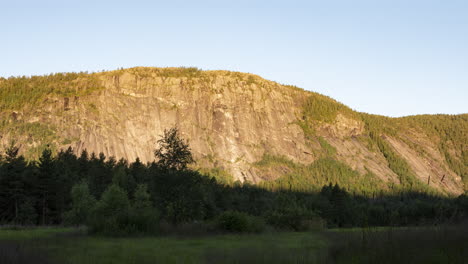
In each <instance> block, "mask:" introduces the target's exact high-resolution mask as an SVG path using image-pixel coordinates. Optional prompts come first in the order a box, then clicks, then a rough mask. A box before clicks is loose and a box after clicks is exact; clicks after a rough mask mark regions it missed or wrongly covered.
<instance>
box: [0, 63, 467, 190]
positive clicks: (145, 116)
mask: <svg viewBox="0 0 468 264" xmlns="http://www.w3.org/2000/svg"><path fill="white" fill-rule="evenodd" d="M96 75H97V76H98V78H99V80H100V82H101V83H102V86H103V89H101V90H99V91H96V92H94V93H93V94H91V95H87V96H81V97H59V96H50V97H48V98H47V99H46V100H45V101H43V102H42V103H41V105H40V106H29V107H27V108H25V109H23V111H22V112H14V113H11V116H13V117H12V118H13V119H14V120H21V121H22V122H26V123H40V124H47V125H48V126H50V127H52V128H53V129H54V131H55V134H56V135H55V137H54V140H55V143H56V144H57V145H58V146H59V147H61V148H66V147H69V146H71V147H73V148H74V149H75V151H76V152H77V153H80V152H81V151H82V150H85V149H86V150H87V151H88V152H96V153H99V152H102V153H104V154H105V155H106V156H114V157H115V158H117V159H119V158H125V159H128V160H129V161H133V160H135V159H136V158H137V157H138V158H140V159H141V160H142V161H144V162H147V161H152V160H154V154H153V151H154V149H155V147H156V141H157V140H158V139H159V138H160V135H162V134H163V131H164V129H169V128H171V127H174V126H177V127H178V128H179V129H180V131H181V133H182V136H183V137H184V138H185V139H187V140H188V141H189V144H190V146H191V148H192V151H193V153H194V156H195V159H196V161H197V164H196V166H198V167H208V168H210V167H217V168H222V169H224V170H226V171H227V172H229V173H230V174H231V175H232V176H233V177H234V178H235V180H240V181H250V182H254V183H258V182H260V181H262V180H271V179H273V178H277V177H279V176H281V175H282V174H284V173H287V170H286V171H278V172H274V171H271V172H269V173H267V174H265V173H263V172H262V171H260V170H258V169H256V168H255V166H254V164H255V162H257V161H259V160H261V159H262V157H263V155H264V154H272V155H280V156H284V157H286V158H288V159H290V160H292V161H294V162H297V163H301V164H309V163H311V162H313V161H314V160H316V159H317V158H318V157H319V156H320V152H321V151H322V149H321V147H320V145H318V144H316V143H314V142H311V141H310V140H308V139H307V137H306V136H305V134H304V131H303V129H302V128H301V127H300V125H299V122H300V120H301V118H302V112H303V108H302V107H303V103H304V102H305V100H306V99H307V98H308V96H309V94H310V93H309V92H307V91H304V90H301V89H297V88H294V87H289V86H282V85H279V84H277V83H274V82H270V81H267V80H264V79H262V78H260V77H258V76H255V75H250V74H241V73H233V72H226V71H208V72H202V73H199V74H196V75H195V76H170V75H169V76H162V75H161V74H158V73H157V72H153V71H151V70H147V69H138V68H134V69H128V70H120V71H113V72H105V73H97V74H96ZM10 119H11V118H10ZM11 122H15V121H11ZM316 127H317V135H319V136H321V137H323V138H324V139H325V140H326V141H327V142H328V143H329V144H330V145H332V146H333V147H334V148H336V154H335V158H336V159H338V160H340V161H342V162H344V163H346V164H347V165H349V166H350V167H351V168H353V169H354V170H356V171H358V172H359V173H361V174H365V173H367V172H368V171H370V172H372V173H373V174H375V175H376V176H377V177H379V179H381V180H382V181H384V182H389V183H392V182H394V183H397V182H398V181H397V179H398V176H397V175H396V174H395V173H394V172H393V171H392V170H391V169H390V168H389V167H388V164H387V162H386V160H385V157H383V155H382V154H381V153H380V152H378V151H375V150H372V149H371V148H370V147H369V146H368V145H367V144H366V143H365V141H364V140H363V139H362V138H363V137H365V135H364V132H365V129H364V125H363V123H362V121H360V120H354V119H351V118H347V117H345V116H343V115H340V114H338V115H337V117H336V120H335V122H333V123H332V124H318V125H317V126H316ZM408 137H409V138H414V141H417V140H419V143H420V144H423V145H424V147H425V148H427V149H428V152H430V153H432V155H427V156H421V155H419V154H418V153H417V152H415V151H412V150H411V148H409V147H408V146H406V145H405V144H404V142H401V141H398V140H397V139H392V138H388V139H387V141H388V142H389V143H390V144H391V145H392V146H393V147H394V148H395V150H396V151H397V152H398V153H399V154H400V155H401V156H402V157H403V158H405V159H406V160H408V161H409V164H410V165H411V167H412V169H413V170H414V172H415V173H416V174H418V177H419V178H420V179H421V180H422V181H425V180H426V179H427V177H428V176H427V175H426V174H431V175H447V177H446V179H445V180H444V182H440V180H436V179H437V177H438V176H437V177H435V176H434V177H433V186H436V188H439V189H440V190H443V191H445V192H448V193H453V194H458V193H461V192H463V183H462V181H461V180H460V177H459V176H458V175H456V174H455V173H454V172H452V171H450V169H448V167H447V166H446V165H445V162H444V159H443V157H442V155H441V154H440V153H439V152H438V151H437V147H436V146H435V145H434V144H435V143H433V142H431V141H430V140H427V139H421V137H420V135H411V134H409V135H408ZM12 138H15V139H16V140H17V141H19V142H22V146H23V149H27V148H31V147H34V146H35V145H37V142H32V143H31V142H30V141H31V140H29V141H28V138H27V135H21V136H20V135H12V134H8V133H5V134H4V136H3V138H2V139H0V141H2V142H3V144H4V145H5V144H6V142H8V141H9V140H11V139H12ZM28 142H29V143H28Z"/></svg>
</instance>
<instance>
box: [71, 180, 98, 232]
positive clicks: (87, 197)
mask: <svg viewBox="0 0 468 264" xmlns="http://www.w3.org/2000/svg"><path fill="white" fill-rule="evenodd" d="M71 198H72V208H71V210H70V211H68V212H66V213H65V214H64V221H65V223H66V224H69V225H82V224H85V223H86V222H87V220H88V217H89V214H90V213H91V210H92V208H93V207H94V205H95V204H96V199H95V198H94V197H93V196H92V195H91V194H90V193H89V188H88V184H87V183H85V182H81V183H78V184H76V185H75V186H73V188H72V190H71Z"/></svg>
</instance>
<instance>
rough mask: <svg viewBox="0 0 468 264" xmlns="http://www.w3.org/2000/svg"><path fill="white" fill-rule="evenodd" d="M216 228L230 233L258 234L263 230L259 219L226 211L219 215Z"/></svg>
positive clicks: (263, 226)
mask: <svg viewBox="0 0 468 264" xmlns="http://www.w3.org/2000/svg"><path fill="white" fill-rule="evenodd" d="M216 226H217V228H218V229H220V230H222V231H227V232H232V233H259V232H262V231H263V230H264V229H265V223H264V222H263V220H262V219H261V218H258V217H254V216H251V215H248V214H245V213H242V212H237V211H226V212H224V213H222V214H221V215H219V216H218V218H217V219H216Z"/></svg>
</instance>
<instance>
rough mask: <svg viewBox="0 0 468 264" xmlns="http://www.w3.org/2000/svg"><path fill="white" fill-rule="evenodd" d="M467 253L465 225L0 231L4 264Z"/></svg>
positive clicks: (383, 259)
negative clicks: (199, 231) (125, 233)
mask: <svg viewBox="0 0 468 264" xmlns="http://www.w3.org/2000/svg"><path fill="white" fill-rule="evenodd" d="M2 241H3V242H2ZM467 249H468V225H466V224H465V225H461V226H446V227H418V228H368V229H362V228H359V229H356V228H354V229H338V230H328V231H323V232H319V231H316V232H301V233H299V232H297V233H288V232H278V233H264V234H249V235H247V234H246V235H210V236H198V237H180V236H161V237H125V238H110V237H100V236H89V235H86V234H84V233H83V232H80V231H79V230H76V229H54V228H47V229H42V228H41V229H29V230H0V263H2V264H13V263H14V264H29V263H38V264H53V263H64V264H75V263H76V264H78V263H91V264H92V263H103V264H107V263H109V264H110V263H112V264H120V263H122V264H132V263H143V264H145V263H327V264H341V263H343V264H344V263H346V264H347V263H380V264H385V263H424V264H426V263H434V264H435V263H453V264H458V263H460V264H464V263H468V250H467ZM2 250H3V254H2ZM12 252H13V253H12ZM2 257H3V258H2Z"/></svg>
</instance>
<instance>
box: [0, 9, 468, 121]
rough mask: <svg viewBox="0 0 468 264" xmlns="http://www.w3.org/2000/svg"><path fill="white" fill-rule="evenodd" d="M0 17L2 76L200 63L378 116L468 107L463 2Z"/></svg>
mask: <svg viewBox="0 0 468 264" xmlns="http://www.w3.org/2000/svg"><path fill="white" fill-rule="evenodd" d="M39 2H40V3H39ZM0 25H1V26H0V76H2V77H9V76H18V75H38V74H39V75H42V74H48V73H52V72H68V71H101V70H113V69H117V68H120V67H124V68H128V67H134V66H155V67H167V66H195V67H199V68H201V69H204V70H216V69H223V70H233V71H241V72H250V73H254V74H258V75H260V76H262V77H264V78H266V79H269V80H273V81H277V82H279V83H283V84H291V85H296V86H299V87H301V88H304V89H307V90H311V91H316V92H319V93H322V94H325V95H328V96H331V97H333V98H334V99H336V100H338V101H340V102H342V103H344V104H346V105H348V106H350V107H351V108H353V109H355V110H358V111H363V112H368V113H373V114H382V115H388V116H404V115H414V114H425V113H427V114H435V113H447V114H459V113H466V112H468V104H467V101H468V1H465V0H463V1H457V0H445V1H442V0H441V1H435V0H424V1H422V0H421V1H420V0H405V1H400V0H391V1H387V0H379V1H370V0H369V1H359V0H357V1H346V0H343V1H333V0H330V1H244V0H240V1H138V0H137V1H66V0H64V1H47V0H46V1H2V2H1V5H0Z"/></svg>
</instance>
